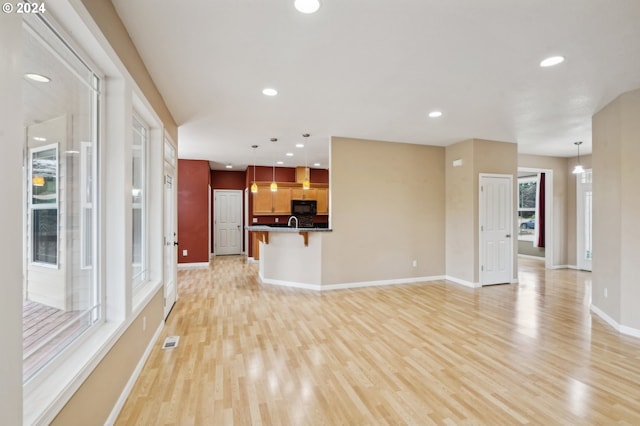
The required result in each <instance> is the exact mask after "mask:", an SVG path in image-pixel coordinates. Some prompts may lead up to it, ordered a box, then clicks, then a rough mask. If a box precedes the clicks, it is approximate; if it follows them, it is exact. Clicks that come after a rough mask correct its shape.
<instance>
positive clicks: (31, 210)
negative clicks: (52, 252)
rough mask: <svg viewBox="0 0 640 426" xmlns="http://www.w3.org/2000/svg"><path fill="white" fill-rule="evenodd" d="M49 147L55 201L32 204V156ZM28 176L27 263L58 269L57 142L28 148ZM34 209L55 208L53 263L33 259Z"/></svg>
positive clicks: (58, 197)
mask: <svg viewBox="0 0 640 426" xmlns="http://www.w3.org/2000/svg"><path fill="white" fill-rule="evenodd" d="M51 149H54V150H55V161H56V176H55V181H56V202H55V203H43V204H34V203H33V181H32V179H33V177H34V176H33V173H34V171H33V157H34V154H37V153H39V152H43V151H49V150H51ZM29 178H30V181H31V183H30V185H29V229H28V231H27V232H28V236H29V237H28V238H29V245H30V247H29V263H31V264H33V265H38V266H42V267H44V268H53V269H59V268H60V150H59V148H58V144H57V143H53V144H48V145H43V146H39V147H36V148H31V149H29ZM35 210H55V211H56V216H57V218H56V262H55V263H50V262H40V261H37V260H35V259H34V253H33V251H34V249H35V244H34V237H35V233H34V232H33V225H34V223H33V219H34V214H33V213H34V211H35Z"/></svg>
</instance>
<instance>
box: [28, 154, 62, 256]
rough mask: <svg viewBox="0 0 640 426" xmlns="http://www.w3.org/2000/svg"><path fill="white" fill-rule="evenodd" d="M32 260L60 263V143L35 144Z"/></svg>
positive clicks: (31, 216)
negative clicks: (39, 145) (42, 145)
mask: <svg viewBox="0 0 640 426" xmlns="http://www.w3.org/2000/svg"><path fill="white" fill-rule="evenodd" d="M30 152H31V192H30V200H29V201H30V203H29V217H30V219H31V227H30V229H29V231H31V238H30V240H31V262H33V263H38V264H42V265H50V266H55V267H57V266H58V146H57V145H47V146H44V147H40V148H32V149H31V150H30Z"/></svg>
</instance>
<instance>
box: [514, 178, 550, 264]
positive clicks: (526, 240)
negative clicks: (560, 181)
mask: <svg viewBox="0 0 640 426" xmlns="http://www.w3.org/2000/svg"><path fill="white" fill-rule="evenodd" d="M542 173H544V176H545V184H544V208H542V209H540V208H539V206H537V205H536V207H537V208H535V209H534V212H535V213H534V216H533V217H529V218H525V217H524V216H526V214H524V215H523V214H521V212H520V208H519V212H518V223H517V227H516V232H518V256H526V257H529V256H531V257H537V258H539V259H544V262H545V268H548V269H553V268H554V265H556V263H554V254H555V252H556V250H555V240H554V238H555V237H554V225H555V220H554V214H553V212H554V206H553V204H554V203H553V192H554V191H553V185H554V173H553V170H552V169H543V168H537V167H518V177H519V178H520V177H530V178H532V179H533V180H534V181H535V182H536V183H537V182H538V181H539V176H540V175H541V174H542ZM519 180H520V179H519ZM535 193H536V194H538V195H537V196H539V188H536V190H535ZM520 196H521V191H520V182H519V183H518V197H520ZM517 203H518V204H517V205H518V207H519V206H520V205H521V201H520V200H517ZM536 213H537V214H538V215H540V214H542V213H543V214H544V230H543V231H542V233H543V236H544V238H543V241H544V243H543V247H539V248H538V250H537V251H538V253H535V254H537V256H533V254H534V253H533V252H531V251H529V250H532V251H533V250H535V247H534V240H538V238H537V235H539V233H540V232H541V231H540V229H535V227H536V226H537V225H539V223H540V221H539V220H536V217H535V214H536Z"/></svg>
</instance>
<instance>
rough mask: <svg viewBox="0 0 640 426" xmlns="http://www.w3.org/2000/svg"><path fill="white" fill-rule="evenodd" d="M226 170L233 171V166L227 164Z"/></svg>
mask: <svg viewBox="0 0 640 426" xmlns="http://www.w3.org/2000/svg"><path fill="white" fill-rule="evenodd" d="M224 168H225V169H233V166H232V165H231V164H227V165H226V166H224Z"/></svg>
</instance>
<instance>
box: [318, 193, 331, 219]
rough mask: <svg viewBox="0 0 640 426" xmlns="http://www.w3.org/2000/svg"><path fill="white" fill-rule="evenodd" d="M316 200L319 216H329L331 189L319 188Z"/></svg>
mask: <svg viewBox="0 0 640 426" xmlns="http://www.w3.org/2000/svg"><path fill="white" fill-rule="evenodd" d="M316 200H317V208H318V214H329V188H317V189H316Z"/></svg>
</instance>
